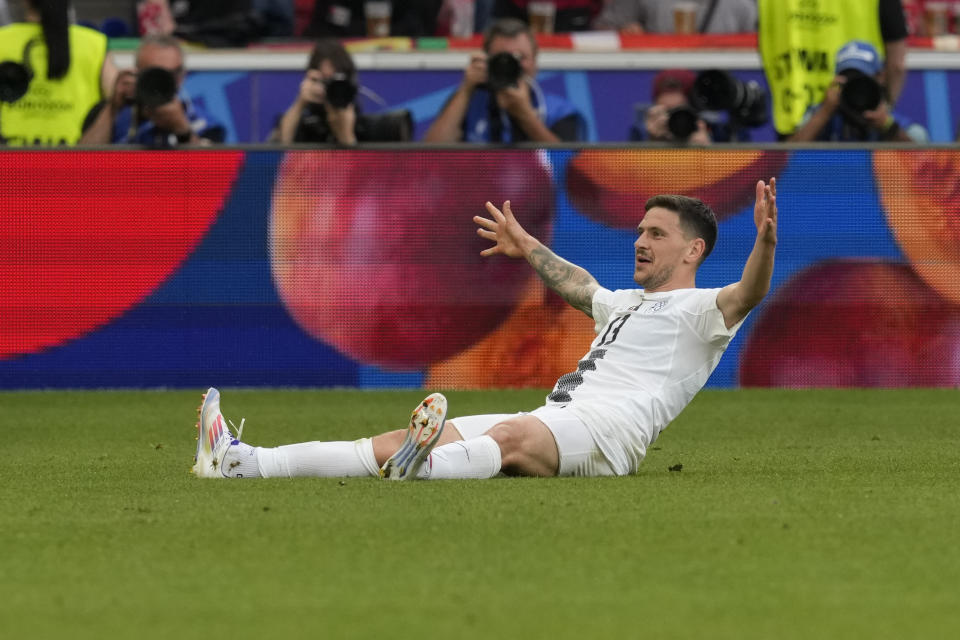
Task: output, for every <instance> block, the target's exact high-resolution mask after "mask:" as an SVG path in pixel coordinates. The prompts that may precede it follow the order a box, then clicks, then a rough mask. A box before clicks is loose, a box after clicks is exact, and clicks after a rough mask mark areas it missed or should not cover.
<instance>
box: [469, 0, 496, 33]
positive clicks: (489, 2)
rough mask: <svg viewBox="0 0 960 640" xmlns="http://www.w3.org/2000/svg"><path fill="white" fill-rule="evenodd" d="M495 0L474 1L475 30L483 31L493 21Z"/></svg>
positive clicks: (477, 31) (476, 31)
mask: <svg viewBox="0 0 960 640" xmlns="http://www.w3.org/2000/svg"><path fill="white" fill-rule="evenodd" d="M493 4H494V0H474V3H473V30H474V32H475V33H483V32H484V31H486V30H487V28H488V27H489V26H490V24H491V23H492V22H493V20H494V18H493Z"/></svg>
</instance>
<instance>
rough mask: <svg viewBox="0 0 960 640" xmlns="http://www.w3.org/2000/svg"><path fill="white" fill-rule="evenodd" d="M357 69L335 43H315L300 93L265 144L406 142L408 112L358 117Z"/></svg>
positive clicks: (409, 130) (410, 124) (409, 128)
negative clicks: (268, 142)
mask: <svg viewBox="0 0 960 640" xmlns="http://www.w3.org/2000/svg"><path fill="white" fill-rule="evenodd" d="M359 89H360V86H359V84H358V82H357V67H356V65H355V64H354V62H353V59H352V58H351V57H350V54H349V53H347V50H346V49H344V48H343V45H341V44H340V43H339V42H337V41H336V40H334V39H332V38H331V39H324V40H320V41H319V42H317V44H316V46H315V47H314V48H313V52H312V53H311V54H310V59H309V61H308V62H307V70H306V72H305V73H304V75H303V80H302V81H301V82H300V91H299V92H298V94H297V97H296V99H295V100H294V101H293V104H291V105H290V108H289V109H287V110H286V112H285V113H284V114H283V116H281V117H280V120H279V123H278V124H277V128H276V129H274V131H273V133H271V135H270V142H281V143H285V144H289V143H291V142H316V143H335V144H342V145H353V144H356V143H357V142H403V141H407V140H410V138H411V135H412V130H413V119H412V117H411V115H410V112H409V111H406V110H404V111H395V112H391V113H384V114H378V115H373V116H367V115H364V114H362V113H360V106H359V104H358V102H357V93H358V90H359Z"/></svg>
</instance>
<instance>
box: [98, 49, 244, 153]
mask: <svg viewBox="0 0 960 640" xmlns="http://www.w3.org/2000/svg"><path fill="white" fill-rule="evenodd" d="M136 69H137V70H136V73H134V72H133V71H123V72H121V73H120V74H118V76H117V81H116V85H115V87H114V92H113V95H112V97H111V99H110V100H109V101H104V102H101V103H100V104H98V105H96V106H95V107H94V108H93V109H91V111H90V113H89V114H88V116H87V120H86V122H85V123H84V128H83V129H84V133H83V137H81V138H80V143H81V144H109V143H122V144H141V145H146V146H149V147H152V148H169V147H176V146H179V145H184V144H201V145H204V144H211V143H220V142H223V141H224V138H225V137H226V129H225V128H224V127H223V125H221V124H220V123H219V122H216V121H215V120H214V119H212V118H211V117H210V116H209V115H208V114H207V113H206V111H205V110H204V109H203V107H202V106H201V105H198V104H195V103H194V102H193V100H191V99H190V96H189V95H187V93H186V92H185V91H184V90H183V81H184V79H185V78H186V76H187V72H186V68H185V66H184V56H183V50H182V49H181V48H180V43H179V42H178V41H177V40H176V39H175V38H173V37H171V36H163V35H152V36H146V37H144V38H143V39H142V40H141V42H140V47H139V48H138V49H137V52H136Z"/></svg>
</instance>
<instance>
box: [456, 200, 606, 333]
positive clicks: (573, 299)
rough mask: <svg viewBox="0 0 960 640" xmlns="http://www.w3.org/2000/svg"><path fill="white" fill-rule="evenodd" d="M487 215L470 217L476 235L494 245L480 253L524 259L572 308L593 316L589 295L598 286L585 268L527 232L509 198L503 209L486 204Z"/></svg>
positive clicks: (591, 295) (591, 294)
mask: <svg viewBox="0 0 960 640" xmlns="http://www.w3.org/2000/svg"><path fill="white" fill-rule="evenodd" d="M486 206H487V212H488V213H489V214H490V218H484V217H482V216H473V221H474V222H475V223H477V225H478V226H479V228H478V229H477V234H478V235H479V236H480V237H482V238H486V239H487V240H490V241H492V242H494V243H495V244H494V246H492V247H490V248H489V249H484V250H483V251H481V252H480V255H482V256H493V255H498V254H499V255H504V256H509V257H511V258H526V260H527V262H529V263H530V266H532V267H533V268H534V270H535V271H536V272H537V274H539V276H540V278H541V279H543V281H544V283H545V284H546V285H547V286H548V287H550V288H551V289H553V290H554V291H556V292H557V293H558V294H559V295H560V297H561V298H563V299H564V300H566V301H567V303H568V304H570V305H571V306H572V307H574V308H576V309H579V310H580V311H583V312H584V313H585V314H587V315H588V316H590V317H591V318H592V317H593V294H594V292H596V290H597V289H598V288H599V287H600V285H599V284H598V283H597V281H596V280H595V279H594V278H593V276H591V275H590V274H589V273H588V272H587V270H586V269H583V268H581V267H578V266H577V265H575V264H573V263H570V262H567V261H566V260H564V259H563V258H561V257H560V256H558V255H557V254H555V253H554V252H553V251H550V249H548V248H547V247H545V246H544V245H543V243H541V242H540V241H539V240H537V239H536V238H534V237H533V236H532V235H530V234H529V233H527V232H526V231H525V230H524V229H523V227H522V226H520V223H519V222H517V219H516V218H514V217H513V212H512V211H511V210H510V201H509V200H507V201H506V202H504V203H503V211H500V209H497V208H496V207H495V206H493V204H491V203H489V202H488V203H487V205H486Z"/></svg>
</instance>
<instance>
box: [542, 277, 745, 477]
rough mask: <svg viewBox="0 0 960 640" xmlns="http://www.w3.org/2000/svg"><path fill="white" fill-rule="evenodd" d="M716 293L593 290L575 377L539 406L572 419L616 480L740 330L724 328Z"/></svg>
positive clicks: (564, 380)
mask: <svg viewBox="0 0 960 640" xmlns="http://www.w3.org/2000/svg"><path fill="white" fill-rule="evenodd" d="M719 292H720V289H676V290H673V291H663V292H658V293H646V292H644V291H643V290H642V289H622V290H618V291H610V290H609V289H604V288H600V289H598V290H597V292H596V293H595V294H594V296H593V318H594V320H595V321H596V331H597V337H596V339H595V340H594V341H593V343H592V344H591V345H590V351H589V352H588V353H587V354H586V355H585V356H584V357H583V359H582V360H580V362H579V363H578V365H577V370H576V371H574V372H572V373H568V374H565V375H563V376H561V377H560V379H559V380H557V384H556V386H555V387H554V388H553V391H552V392H551V393H550V395H549V396H547V405H561V406H566V407H567V409H569V410H570V411H572V412H573V413H574V414H575V415H577V417H579V418H580V419H581V420H582V421H583V422H584V424H585V425H586V426H587V428H588V429H589V430H590V433H591V435H592V436H593V438H594V440H595V441H596V443H597V446H598V447H599V448H600V450H601V451H602V452H603V454H604V455H605V456H606V457H607V459H608V460H609V461H610V463H611V465H613V467H614V468H615V469H616V470H617V472H618V473H633V472H635V471H636V470H637V468H638V466H639V464H640V461H641V460H643V457H644V456H645V455H646V451H647V447H648V446H649V445H650V443H652V442H653V441H654V440H655V439H656V438H657V436H658V435H659V434H660V431H661V430H663V429H664V428H665V427H666V426H667V425H668V424H670V422H671V421H672V420H673V419H674V418H676V417H677V415H679V414H680V412H681V411H682V410H683V408H684V407H686V406H687V404H689V403H690V401H691V400H692V399H693V396H695V395H696V394H697V392H698V391H700V389H701V388H702V387H703V385H704V384H706V382H707V378H709V377H710V374H711V373H712V372H713V370H714V368H715V367H716V366H717V363H718V362H719V361H720V356H722V355H723V352H724V351H725V350H726V348H727V345H728V344H729V343H730V340H731V339H732V338H733V336H734V335H736V333H737V329H739V328H740V326H741V324H743V321H741V322H739V323H737V324H736V325H735V326H733V327H732V328H730V329H727V327H726V324H725V323H724V320H723V314H722V313H721V312H720V309H718V308H717V294H718V293H719Z"/></svg>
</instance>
